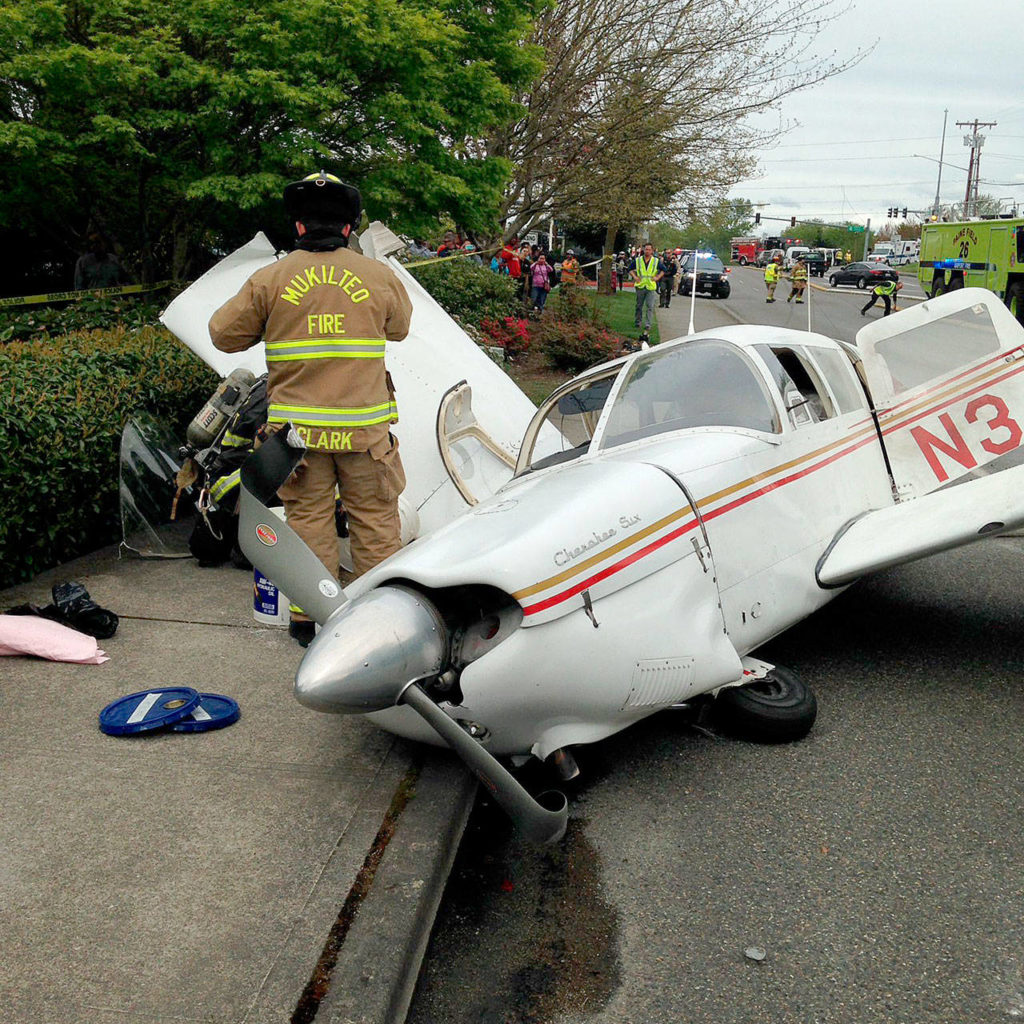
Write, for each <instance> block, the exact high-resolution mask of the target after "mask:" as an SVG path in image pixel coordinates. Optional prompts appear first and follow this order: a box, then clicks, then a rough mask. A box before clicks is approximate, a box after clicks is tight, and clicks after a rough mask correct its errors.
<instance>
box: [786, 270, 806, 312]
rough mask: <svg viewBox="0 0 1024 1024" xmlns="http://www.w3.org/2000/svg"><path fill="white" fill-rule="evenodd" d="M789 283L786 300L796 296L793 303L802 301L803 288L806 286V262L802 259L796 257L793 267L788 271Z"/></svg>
mask: <svg viewBox="0 0 1024 1024" xmlns="http://www.w3.org/2000/svg"><path fill="white" fill-rule="evenodd" d="M789 277H790V281H791V285H790V289H789V294H788V295H787V296H786V301H787V302H789V301H790V299H793V297H794V296H796V299H795V303H796V304H797V305H799V303H801V302H803V301H804V289H805V288H806V287H807V264H806V263H804V261H803V260H802V259H798V260H797V261H796V263H794V264H793V269H792V270H791V271H790V273H789Z"/></svg>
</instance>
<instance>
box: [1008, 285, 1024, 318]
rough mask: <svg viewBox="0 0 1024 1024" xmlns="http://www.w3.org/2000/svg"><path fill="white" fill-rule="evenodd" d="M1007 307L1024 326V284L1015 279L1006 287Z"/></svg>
mask: <svg viewBox="0 0 1024 1024" xmlns="http://www.w3.org/2000/svg"><path fill="white" fill-rule="evenodd" d="M1006 308H1007V309H1008V310H1009V311H1010V312H1011V313H1012V314H1013V315H1014V316H1015V317H1016V318H1017V323H1019V324H1020V325H1021V326H1022V327H1024V284H1021V282H1020V281H1014V282H1013V284H1011V285H1010V287H1009V288H1007V289H1006Z"/></svg>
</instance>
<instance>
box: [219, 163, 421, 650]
mask: <svg viewBox="0 0 1024 1024" xmlns="http://www.w3.org/2000/svg"><path fill="white" fill-rule="evenodd" d="M284 204H285V209H286V210H287V212H288V215H289V217H290V218H291V219H292V220H293V221H294V222H295V231H296V233H297V235H298V241H297V243H296V247H295V249H294V251H293V252H291V253H289V255H287V256H285V257H284V258H283V259H280V260H278V261H277V262H276V263H273V264H271V265H270V266H268V267H263V268H262V269H260V270H257V271H256V273H255V274H253V275H252V277H250V278H249V280H248V281H246V283H245V284H244V285H243V286H242V289H241V291H239V293H238V294H237V295H236V296H235V297H234V298H232V299H229V300H228V301H227V302H226V303H225V304H224V305H223V306H221V308H220V309H218V310H217V312H216V313H214V314H213V317H212V318H211V319H210V337H211V338H212V340H213V343H214V345H215V346H216V347H217V348H218V349H220V350H221V351H223V352H240V351H242V350H243V349H247V348H251V347H252V346H253V345H255V344H256V343H257V342H258V341H259V340H260V338H263V339H264V340H265V341H266V346H267V367H268V371H269V376H268V379H267V392H268V396H269V406H268V411H267V421H268V423H269V425H270V426H271V428H274V427H280V426H282V425H283V424H285V423H289V422H291V423H292V424H294V425H295V428H296V430H297V431H298V433H299V434H300V436H301V437H302V439H303V440H304V441H305V442H306V446H307V451H306V454H305V457H304V459H303V461H302V463H301V464H300V466H299V468H298V469H297V470H296V472H295V473H294V474H292V476H291V477H289V479H288V480H287V481H286V482H285V483H284V485H283V486H282V487H281V489H280V490H279V491H278V494H279V496H280V498H281V500H282V502H283V503H284V507H285V513H286V515H287V519H288V523H289V524H290V525H291V526H292V528H293V529H294V530H295V532H296V533H297V534H298V535H299V536H300V537H301V538H302V539H303V540H304V541H305V542H306V544H307V545H308V546H309V547H310V548H311V549H312V550H313V551H314V553H315V554H316V556H317V557H318V558H319V559H320V561H321V562H323V564H324V566H325V567H326V569H327V571H328V572H329V573H330V574H331V575H332V576H334V577H335V578H337V575H338V534H337V528H336V526H335V519H334V503H335V487H337V488H338V490H339V492H340V495H341V501H342V503H343V505H344V507H345V512H346V514H347V516H348V523H349V534H350V538H351V546H352V558H353V561H354V562H355V571H356V573H357V575H358V574H360V573H364V572H366V571H367V570H368V569H370V568H372V567H373V566H374V565H376V564H377V563H378V562H381V561H383V560H384V559H385V558H387V557H388V555H391V554H394V552H396V551H397V550H398V549H399V547H400V546H401V531H400V522H399V515H398V496H399V494H401V492H402V490H403V488H404V487H405V473H404V471H403V469H402V460H401V458H400V457H399V454H398V439H397V438H395V437H394V435H393V434H392V433H391V430H390V426H391V424H392V423H394V422H396V421H397V419H398V410H397V406H396V404H395V395H394V389H393V387H392V384H391V377H390V375H389V374H388V373H387V371H386V370H385V367H384V347H385V342H386V341H401V340H402V339H403V338H404V337H405V336H406V335H407V334H408V332H409V320H410V317H411V315H412V303H411V302H410V301H409V296H408V295H407V294H406V291H405V287H404V286H403V284H402V282H401V281H400V280H399V279H398V277H397V275H396V274H395V273H394V271H392V270H391V269H390V268H389V267H387V266H385V265H384V264H382V263H379V262H377V261H376V260H371V259H368V258H367V257H365V256H361V255H358V254H357V253H354V252H352V251H351V250H349V248H348V242H349V235H350V233H351V231H352V228H353V226H355V225H357V224H358V223H359V218H360V214H361V207H362V202H361V198H360V195H359V191H358V189H356V188H354V187H353V186H351V185H346V184H345V183H344V182H342V181H341V180H340V179H339V178H337V177H335V176H334V175H333V174H327V173H325V172H323V171H321V172H320V173H319V174H310V175H308V176H307V177H305V178H303V179H302V180H301V181H294V182H292V183H291V184H290V185H288V186H287V187H286V188H285V190H284ZM289 632H290V634H291V635H292V636H293V637H294V638H295V639H296V640H297V641H298V642H299V643H300V644H302V646H306V645H307V644H308V643H309V642H310V640H312V638H313V632H314V623H313V622H312V621H311V620H310V619H309V618H308V617H307V616H306V615H304V614H303V613H302V611H301V609H297V608H295V607H293V608H292V619H291V623H290V625H289Z"/></svg>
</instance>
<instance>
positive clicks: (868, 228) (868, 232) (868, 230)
mask: <svg viewBox="0 0 1024 1024" xmlns="http://www.w3.org/2000/svg"><path fill="white" fill-rule="evenodd" d="M870 241H871V218H870V217H868V222H867V224H866V225H865V227H864V255H863V256H861V259H862V260H866V259H867V258H868V243H869V242H870Z"/></svg>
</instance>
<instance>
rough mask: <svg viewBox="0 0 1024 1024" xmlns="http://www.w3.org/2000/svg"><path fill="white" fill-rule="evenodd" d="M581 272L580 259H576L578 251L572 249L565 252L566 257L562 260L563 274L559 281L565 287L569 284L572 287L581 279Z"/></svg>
mask: <svg viewBox="0 0 1024 1024" xmlns="http://www.w3.org/2000/svg"><path fill="white" fill-rule="evenodd" d="M579 273H580V261H579V260H578V259H576V253H575V252H573V250H572V249H570V250H569V251H568V252H567V253H566V254H565V259H564V260H562V276H561V277H560V278H559V283H560V284H561V285H562V286H563V287H564V286H565V285H568V286H569V287H570V288H571V287H572V286H573V285H575V284H577V283H578V281H579Z"/></svg>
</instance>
